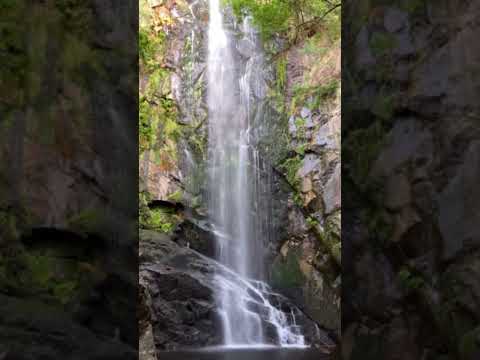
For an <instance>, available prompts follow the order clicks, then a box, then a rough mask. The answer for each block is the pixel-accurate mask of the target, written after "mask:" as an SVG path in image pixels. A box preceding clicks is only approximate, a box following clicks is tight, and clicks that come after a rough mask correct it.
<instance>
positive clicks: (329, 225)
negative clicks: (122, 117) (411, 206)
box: [140, 1, 341, 349]
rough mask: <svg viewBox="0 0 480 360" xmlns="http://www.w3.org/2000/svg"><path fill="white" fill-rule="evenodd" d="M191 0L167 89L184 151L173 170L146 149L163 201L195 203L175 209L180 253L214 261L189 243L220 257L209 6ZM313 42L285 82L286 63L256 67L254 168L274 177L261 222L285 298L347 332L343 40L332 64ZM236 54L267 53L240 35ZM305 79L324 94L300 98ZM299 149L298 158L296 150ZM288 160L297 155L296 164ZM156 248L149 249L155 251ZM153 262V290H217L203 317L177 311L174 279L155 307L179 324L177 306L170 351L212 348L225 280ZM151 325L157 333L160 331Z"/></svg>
mask: <svg viewBox="0 0 480 360" xmlns="http://www.w3.org/2000/svg"><path fill="white" fill-rule="evenodd" d="M182 3H183V2H182ZM187 3H188V4H189V5H190V9H189V7H188V6H183V5H181V4H180V2H179V3H178V4H177V5H175V4H173V5H172V4H170V5H171V9H170V13H171V14H172V19H173V22H172V23H171V24H169V25H168V26H167V27H166V28H167V29H168V32H169V36H168V42H167V46H166V48H167V50H166V55H165V58H166V60H165V63H166V67H167V68H168V70H169V76H168V78H167V80H166V85H164V87H165V88H166V89H167V90H166V91H165V92H163V94H164V95H165V96H166V97H168V98H169V99H172V100H173V101H174V103H175V105H176V107H177V108H178V113H177V117H176V119H175V121H176V123H177V124H179V125H180V127H181V129H182V131H181V132H180V134H179V135H178V136H177V137H175V138H174V139H173V137H172V139H173V140H172V143H174V144H175V145H174V150H175V151H174V153H175V155H176V156H175V160H174V161H171V162H170V163H169V166H168V167H162V164H163V163H162V162H161V161H160V160H161V153H160V152H159V151H158V149H159V146H156V147H155V146H154V147H153V148H152V149H150V150H149V151H147V152H145V154H144V155H142V160H141V164H140V173H141V174H142V176H141V180H142V184H143V189H144V190H147V191H148V192H149V194H150V201H151V204H152V203H155V204H158V203H162V204H166V203H168V202H170V203H171V202H179V203H181V204H182V205H183V209H182V210H178V211H175V216H176V217H175V221H174V222H175V225H176V226H175V228H174V229H172V231H171V232H170V233H169V236H170V237H171V240H173V241H174V242H175V243H176V244H177V245H179V246H181V247H183V248H176V249H177V250H175V251H186V252H187V254H188V256H187V255H185V256H186V258H184V259H190V257H192V256H193V258H192V259H190V260H192V261H193V262H194V263H197V264H198V263H202V264H203V262H204V261H205V260H204V259H201V260H199V259H197V255H195V256H194V255H193V254H195V253H192V252H190V251H189V250H188V249H185V247H190V248H191V249H193V250H195V251H197V252H199V253H201V254H202V255H206V256H209V257H212V256H213V255H215V249H216V244H215V235H214V232H215V229H214V227H213V226H212V224H209V222H208V214H207V211H206V210H205V208H206V203H207V200H206V196H205V185H206V180H207V179H206V175H205V165H206V164H205V162H206V157H207V156H206V155H207V154H206V153H207V151H206V143H207V141H206V140H207V129H208V128H207V125H208V123H207V121H208V117H207V113H206V104H205V98H206V90H205V89H206V87H205V85H206V82H205V81H206V77H205V68H206V64H205V61H206V37H205V34H206V29H207V26H208V16H207V15H206V14H208V11H207V10H208V4H207V2H206V1H197V2H193V1H192V2H191V1H187ZM226 19H227V24H226V27H227V28H228V31H231V32H233V33H234V34H235V36H234V38H237V39H241V38H242V36H240V35H241V34H240V31H241V29H240V26H239V25H238V24H237V25H235V21H234V18H233V15H232V14H227V16H226ZM304 45H305V46H306V44H300V45H299V46H297V47H295V48H294V50H292V51H291V52H290V53H289V54H288V56H287V58H286V61H285V63H286V64H285V68H284V71H285V74H284V77H285V79H284V82H285V84H284V85H283V86H279V85H278V82H279V81H280V80H279V78H280V77H281V75H279V74H276V70H275V67H276V66H270V65H267V64H265V65H263V66H259V65H258V64H257V62H254V64H253V66H252V68H253V69H254V71H255V72H258V68H261V69H262V71H261V76H259V77H258V81H256V82H255V84H253V85H252V87H251V93H250V97H251V99H250V103H251V110H252V116H251V121H252V122H253V124H252V133H251V134H250V136H251V141H253V142H255V143H256V148H257V149H258V152H256V153H255V159H252V165H254V166H256V167H257V168H258V170H257V172H258V173H259V176H260V177H262V178H263V180H265V181H264V183H266V184H268V186H266V187H267V188H266V189H264V191H263V192H262V191H261V193H262V194H261V195H260V196H259V198H258V202H259V203H268V204H269V206H268V207H266V210H265V211H262V212H260V211H258V212H257V213H256V219H257V221H259V222H264V223H265V226H263V228H262V231H264V232H265V236H264V246H265V268H266V269H267V271H266V272H267V274H266V276H267V281H268V282H269V284H271V285H272V287H273V289H274V290H275V292H278V293H280V294H281V296H284V297H285V299H284V300H282V302H286V301H287V299H289V300H288V301H290V302H293V303H294V304H295V305H296V306H297V307H299V308H300V309H301V311H302V312H304V313H305V314H306V316H307V317H309V318H311V319H312V320H313V321H314V322H315V323H316V324H317V325H318V326H319V328H328V329H331V330H333V331H334V332H336V333H338V332H339V329H340V287H341V277H340V260H341V259H340V258H341V256H340V254H341V245H340V238H339V233H340V204H341V193H340V182H339V176H340V165H339V164H340V151H339V150H340V147H339V146H340V97H339V95H340V92H339V87H340V86H339V82H340V79H339V78H340V76H339V69H340V68H339V64H340V62H339V60H340V50H339V49H340V44H339V42H334V41H333V42H332V43H328V46H331V48H332V51H329V52H328V54H327V55H326V56H325V58H323V57H322V61H321V63H322V65H321V66H319V65H317V63H316V61H317V60H318V57H317V55H318V54H310V55H305V56H304V55H302V54H303V53H304V51H303V46H304ZM271 46H273V47H274V48H276V47H278V44H273V43H272V44H265V47H266V48H268V47H271ZM318 48H319V49H320V46H318ZM232 52H233V54H234V56H235V57H236V58H237V59H238V61H237V63H238V64H239V66H242V67H246V65H247V63H248V62H250V63H251V62H252V61H253V60H255V61H256V59H253V55H255V48H254V47H252V44H251V43H250V42H249V40H246V39H243V40H239V41H238V42H237V43H236V44H235V46H232ZM319 56H320V55H319ZM322 56H323V55H322ZM279 68H281V65H279ZM308 69H312V70H311V71H309V70H308ZM255 75H258V74H256V73H255ZM141 78H143V77H142V76H141ZM256 78H257V76H256ZM143 85H144V86H145V89H146V88H147V87H148V86H147V85H148V79H146V80H145V83H143ZM299 86H305V87H307V88H310V87H311V88H318V89H319V90H318V94H317V93H315V94H313V95H312V96H311V97H309V96H306V97H303V96H300V97H298V99H293V98H294V88H297V87H299ZM279 89H280V90H279ZM317 95H318V96H317ZM279 99H281V101H279ZM279 102H281V103H285V106H279ZM295 102H296V104H297V105H296V106H293V110H291V111H290V110H288V109H287V108H289V107H290V103H292V104H293V103H295ZM287 105H288V106H287ZM287 113H288V115H287ZM290 115H291V121H290V122H288V124H287V119H286V118H285V116H287V117H289V116H290ZM301 149H303V150H304V151H302V150H301ZM297 150H298V152H296V151H297ZM293 153H294V156H295V157H294V158H292V156H291V155H292V154H293ZM297 155H298V157H297ZM159 159H160V160H159ZM288 163H292V164H293V163H295V164H294V165H293V166H292V167H291V169H287V166H286V164H288ZM290 170H291V171H290ZM290 175H291V176H290ZM252 181H255V179H252ZM297 183H299V184H301V187H299V186H297V185H298V184H297ZM179 194H180V196H179ZM172 223H173V222H172ZM267 225H268V226H267ZM265 229H268V231H266V230H265ZM217 235H218V232H217ZM221 235H222V236H228V234H221ZM152 251H154V252H156V251H157V250H153V249H152ZM144 256H146V257H148V255H147V252H146V251H145V252H144ZM165 256H167V255H165ZM179 259H180V257H179ZM145 261H146V260H145ZM157 261H159V262H162V261H163V260H162V256H161V254H158V260H157ZM165 261H166V260H165ZM148 262H150V265H149V266H148V267H144V268H143V269H144V270H142V274H143V280H142V281H143V284H144V288H145V291H147V292H149V291H150V289H157V288H158V286H159V285H158V283H161V282H164V283H165V284H167V285H165V286H173V285H171V284H180V283H181V284H182V287H183V286H185V287H188V288H189V289H191V288H192V287H194V288H196V287H197V286H198V287H200V288H202V289H204V290H205V291H206V292H207V293H209V294H210V295H208V296H210V297H209V298H203V297H201V296H200V295H198V294H196V295H195V296H197V295H198V296H200V297H199V298H198V299H197V300H196V301H198V302H199V303H200V305H199V306H198V308H199V309H201V311H200V312H199V313H198V314H196V313H192V310H189V309H188V306H192V307H193V305H188V304H187V303H186V301H184V303H181V304H179V306H180V307H181V308H184V307H187V310H185V311H183V310H182V312H179V313H178V314H177V313H173V312H172V311H173V310H168V309H171V307H172V305H171V304H170V303H171V302H172V299H168V300H165V299H164V298H163V297H162V296H165V295H164V294H165V293H168V292H169V291H173V288H172V287H170V288H168V287H167V288H161V289H160V290H159V289H157V290H155V291H156V293H158V294H160V295H158V297H157V300H156V301H157V305H156V306H157V309H156V310H155V312H156V313H158V314H157V315H155V316H163V317H164V321H168V320H167V319H166V318H168V316H167V313H165V314H163V313H162V314H163V315H162V314H160V309H161V308H162V307H163V308H164V309H166V310H165V311H166V312H169V311H170V312H172V313H171V315H172V316H174V319H175V320H174V323H171V322H169V324H170V327H169V328H170V330H168V329H162V328H161V327H160V324H161V323H162V321H160V320H159V321H158V324H159V325H158V326H157V325H155V324H154V325H153V334H154V338H155V344H156V346H157V347H158V348H159V349H160V348H161V349H165V348H169V347H180V346H181V345H182V344H186V345H190V346H200V345H208V344H215V343H216V342H218V340H219V339H218V334H215V333H213V332H212V331H211V330H208V329H207V328H208V326H210V325H212V324H215V323H216V322H218V319H217V317H218V314H217V313H216V310H215V306H214V305H213V304H212V301H213V298H211V294H212V292H213V289H212V287H213V288H214V285H212V284H210V282H209V280H208V276H210V275H211V274H210V275H209V274H208V271H207V269H208V268H210V267H211V266H207V267H204V265H199V266H200V267H201V268H202V269H203V270H201V269H197V270H195V269H186V270H184V271H186V272H187V274H186V275H185V274H183V273H181V272H179V271H180V270H179V269H178V264H177V265H176V266H171V265H169V266H171V268H172V269H174V270H172V271H173V272H171V273H168V272H167V271H166V270H165V269H164V268H162V267H161V266H158V267H155V265H154V264H153V263H152V262H151V259H150V260H148ZM162 266H167V265H166V264H165V265H162ZM194 270H195V271H199V273H198V274H197V273H195V272H194ZM200 270H201V271H200ZM202 271H203V272H204V274H202ZM192 277H193V278H195V279H197V280H198V279H200V282H198V281H197V280H195V281H194V280H191V279H190V278H192ZM168 284H170V285H168ZM202 291H203V290H202ZM272 291H273V290H272ZM162 294H163V295H162ZM155 296H157V295H155ZM202 296H203V295H202ZM205 296H207V295H205ZM152 299H153V298H152ZM149 301H150V300H149ZM152 306H153V305H152ZM162 319H163V318H162ZM308 328H310V330H308V329H307V330H306V331H307V336H311V333H312V330H311V328H312V326H311V325H308ZM146 329H147V330H146V332H145V334H147V335H146V336H147V339H148V333H149V330H148V328H146Z"/></svg>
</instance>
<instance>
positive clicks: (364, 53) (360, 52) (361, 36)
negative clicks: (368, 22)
mask: <svg viewBox="0 0 480 360" xmlns="http://www.w3.org/2000/svg"><path fill="white" fill-rule="evenodd" d="M368 38H369V34H368V29H367V27H366V26H365V25H364V26H363V27H362V29H361V30H360V32H359V33H358V35H357V39H356V42H355V54H356V57H355V65H356V66H357V67H358V69H359V70H368V69H369V68H370V67H371V66H374V65H375V58H374V56H373V54H372V51H371V50H370V44H369V39H368Z"/></svg>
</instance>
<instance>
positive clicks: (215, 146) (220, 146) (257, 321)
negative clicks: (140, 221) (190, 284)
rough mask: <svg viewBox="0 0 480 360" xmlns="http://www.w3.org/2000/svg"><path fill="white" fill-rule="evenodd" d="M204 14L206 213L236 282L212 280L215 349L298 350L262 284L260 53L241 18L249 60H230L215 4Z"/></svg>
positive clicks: (288, 323) (229, 43)
mask: <svg viewBox="0 0 480 360" xmlns="http://www.w3.org/2000/svg"><path fill="white" fill-rule="evenodd" d="M209 11H210V17H209V29H208V68H207V71H208V89H207V90H208V110H209V119H208V141H209V148H208V176H209V187H208V191H209V214H210V217H211V220H212V223H213V224H214V227H215V229H216V233H217V234H222V236H220V235H218V236H216V240H217V260H218V261H219V262H220V263H221V264H223V265H224V266H225V267H226V268H228V269H229V270H230V271H231V272H232V273H234V274H235V279H236V280H235V281H232V277H231V276H230V277H229V278H227V277H226V276H225V274H217V275H216V281H217V283H218V284H219V285H220V286H219V288H220V289H221V290H219V291H218V294H217V301H218V304H219V307H220V313H221V322H222V330H223V339H224V341H223V343H224V345H225V346H228V347H243V346H248V347H253V346H267V345H274V346H297V347H303V346H305V340H304V337H303V335H302V334H301V330H300V329H299V326H297V325H296V323H295V316H294V315H293V313H292V314H288V315H287V314H285V313H284V312H282V311H280V310H278V309H276V308H275V307H274V306H273V305H272V304H271V303H270V300H269V299H271V298H272V297H274V295H273V292H272V291H271V290H270V288H269V287H268V285H266V284H265V283H264V282H262V280H263V279H264V274H263V272H264V270H263V258H264V255H263V252H264V242H265V241H268V236H269V232H268V229H266V224H267V225H268V217H265V216H268V214H269V213H270V211H269V210H268V209H264V208H265V207H264V206H263V205H262V204H261V202H262V199H261V197H260V195H259V192H264V193H265V192H268V190H269V189H268V187H269V183H268V178H269V176H262V174H261V173H260V172H261V169H260V168H261V166H262V165H261V164H262V162H261V160H260V157H259V153H258V151H257V149H256V145H255V139H254V132H255V129H254V127H255V126H256V124H253V123H252V122H256V121H253V120H252V117H253V116H252V108H253V105H254V104H252V102H253V101H252V99H253V100H255V99H256V97H262V96H265V86H264V85H263V82H262V80H261V79H260V77H259V73H261V72H262V71H263V69H262V67H261V66H262V64H261V62H262V61H263V58H262V54H261V51H260V50H259V49H258V47H255V45H256V40H255V37H256V34H255V33H254V31H253V28H252V26H251V25H250V23H249V21H248V19H246V21H245V22H244V24H243V27H242V33H243V35H244V38H243V39H242V40H241V41H242V42H243V43H244V45H246V46H247V48H248V49H250V50H249V51H250V52H252V53H253V55H252V56H250V57H249V58H248V60H247V61H246V63H245V64H244V63H241V61H240V60H239V59H238V57H239V56H238V54H237V53H235V44H236V40H235V39H234V37H233V36H231V35H230V34H229V32H228V30H227V29H226V28H225V26H224V19H223V14H222V12H221V9H220V0H209ZM252 94H253V95H252ZM255 119H258V116H255ZM263 167H264V168H265V166H263ZM264 178H266V180H265V179H264ZM262 198H264V197H262ZM265 214H266V215H265ZM238 279H241V280H238ZM272 339H273V340H272Z"/></svg>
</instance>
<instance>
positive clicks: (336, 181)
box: [323, 164, 342, 214]
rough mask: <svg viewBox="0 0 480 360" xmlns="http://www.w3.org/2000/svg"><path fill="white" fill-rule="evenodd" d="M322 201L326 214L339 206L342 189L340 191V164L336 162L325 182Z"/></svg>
mask: <svg viewBox="0 0 480 360" xmlns="http://www.w3.org/2000/svg"><path fill="white" fill-rule="evenodd" d="M323 201H324V203H325V213H326V214H331V213H332V212H334V211H335V210H338V209H339V208H340V206H341V203H342V191H341V166H340V164H337V166H336V167H335V170H334V172H333V175H332V177H331V178H330V179H329V180H328V181H327V184H326V185H325V191H324V193H323Z"/></svg>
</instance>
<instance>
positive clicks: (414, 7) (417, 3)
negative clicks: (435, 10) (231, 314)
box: [399, 0, 426, 13]
mask: <svg viewBox="0 0 480 360" xmlns="http://www.w3.org/2000/svg"><path fill="white" fill-rule="evenodd" d="M425 5H426V0H399V6H400V8H401V9H403V10H405V11H407V12H409V13H416V12H418V11H420V10H422V9H424V8H425Z"/></svg>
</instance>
